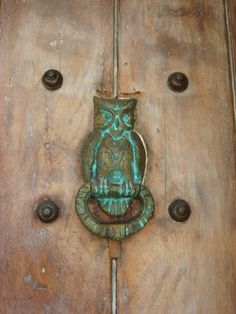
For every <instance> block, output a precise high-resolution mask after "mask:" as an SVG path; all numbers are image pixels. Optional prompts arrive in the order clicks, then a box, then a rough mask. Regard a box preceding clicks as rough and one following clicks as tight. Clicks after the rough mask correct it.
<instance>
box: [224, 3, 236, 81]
mask: <svg viewBox="0 0 236 314" xmlns="http://www.w3.org/2000/svg"><path fill="white" fill-rule="evenodd" d="M225 1H228V3H229V4H228V7H229V14H230V18H231V24H230V31H231V32H232V39H233V49H234V72H235V73H236V64H235V63H236V1H235V0H225ZM234 79H235V81H236V78H234ZM235 86H236V83H235Z"/></svg>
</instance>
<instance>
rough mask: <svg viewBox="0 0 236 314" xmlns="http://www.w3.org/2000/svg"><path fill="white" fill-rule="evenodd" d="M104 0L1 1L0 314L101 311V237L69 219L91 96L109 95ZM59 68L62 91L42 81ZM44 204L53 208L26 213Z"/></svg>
mask: <svg viewBox="0 0 236 314" xmlns="http://www.w3.org/2000/svg"><path fill="white" fill-rule="evenodd" d="M111 12H112V3H111V1H109V0H108V1H106V0H105V1H104V0H103V1H90V0H89V1H76V0H73V1H56V0H51V1H38V0H33V1H13V0H10V1H2V6H1V23H2V24H1V29H2V32H1V33H2V35H1V49H0V50H1V52H0V54H1V57H0V58H1V59H0V60H1V143H0V147H1V211H0V213H1V218H0V229H1V238H0V239H1V240H0V265H1V281H2V283H1V289H0V294H1V305H0V308H1V310H0V312H1V313H4V314H5V313H7V314H10V313H17V314H23V313H27V314H31V313H32V314H36V313H40V314H41V313H53V314H55V313H63V314H65V313H109V311H110V280H109V278H110V274H109V267H110V261H109V257H108V253H107V245H106V241H105V240H101V239H98V238H96V237H94V236H92V235H90V234H89V233H88V232H87V230H86V229H85V228H84V227H83V225H82V224H81V223H80V221H79V219H78V218H77V215H76V212H75V205H74V202H75V201H74V200H75V195H76V192H77V190H78V189H79V187H80V186H81V185H82V184H83V178H82V174H81V169H80V158H81V149H82V146H83V143H84V141H85V140H86V138H87V137H88V135H89V132H90V131H91V130H92V127H93V126H92V123H91V117H92V115H93V102H92V98H93V96H94V94H95V93H96V90H97V89H98V90H100V91H102V92H104V93H106V91H109V90H111V73H112V69H111V66H112V16H111ZM50 68H55V69H58V70H59V71H61V73H62V74H63V76H64V83H63V86H62V88H61V89H60V90H58V91H55V92H51V91H48V90H46V89H45V88H44V87H43V85H42V83H41V77H42V75H43V74H44V72H45V71H46V70H48V69H50ZM45 197H49V198H51V199H52V200H54V201H55V202H56V203H57V204H58V205H59V206H60V207H61V216H60V218H59V219H58V220H57V221H56V222H54V223H52V224H49V225H46V224H43V223H41V222H40V221H39V220H37V219H36V218H35V216H34V208H35V207H36V206H37V204H38V203H39V202H40V200H42V199H44V198H45Z"/></svg>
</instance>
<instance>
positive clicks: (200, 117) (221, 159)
mask: <svg viewBox="0 0 236 314" xmlns="http://www.w3.org/2000/svg"><path fill="white" fill-rule="evenodd" d="M120 16H121V26H120V71H121V73H120V89H121V94H122V95H124V94H129V93H137V95H138V94H139V95H140V96H141V97H140V98H139V103H138V106H137V126H136V129H137V130H138V131H139V132H140V133H141V134H142V135H143V137H144V139H145V141H146V143H147V146H148V157H149V159H148V169H147V175H146V185H147V186H148V188H149V189H150V190H151V191H152V193H153V195H154V198H155V203H156V213H155V217H154V219H153V221H152V222H151V223H150V224H149V225H148V226H147V227H146V228H145V229H144V230H143V231H141V232H140V233H139V234H137V235H136V236H134V237H132V238H130V239H127V240H125V241H124V242H123V244H122V251H121V252H122V258H121V260H120V264H119V275H118V276H119V277H118V280H119V309H120V313H126V314H134V313H135V314H138V313H140V314H141V313H142V314H143V313H148V314H156V313H159V314H167V313H168V314H187V313H191V314H193V313H197V314H202V313H204V314H205V313H207V314H221V313H227V314H229V313H236V301H235V300H236V299H235V294H236V290H235V284H236V278H235V271H236V251H235V240H236V239H235V156H234V140H235V138H234V124H233V104H232V97H231V90H230V87H231V85H230V81H229V68H228V53H227V45H226V42H227V41H226V29H225V23H224V7H223V2H222V1H220V0H216V1H215V0H214V1H213V0H209V1H204V0H200V1H187V0H176V1H170V0H144V1H138V0H132V1H126V0H121V14H120ZM175 71H180V72H184V73H185V74H186V75H187V76H188V78H189V88H188V90H187V91H186V92H184V93H182V94H177V93H174V92H172V91H171V90H169V89H168V87H167V78H168V76H169V75H170V74H171V73H172V72H175ZM176 198H182V199H185V200H186V201H187V202H189V204H190V206H191V208H192V215H191V217H190V219H189V220H188V222H186V223H183V224H181V223H174V222H173V221H171V220H170V218H169V217H168V213H167V208H168V206H169V204H170V203H171V202H172V201H173V200H174V199H176Z"/></svg>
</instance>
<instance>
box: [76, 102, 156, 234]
mask: <svg viewBox="0 0 236 314" xmlns="http://www.w3.org/2000/svg"><path fill="white" fill-rule="evenodd" d="M136 104H137V100H136V99H116V98H113V99H109V98H103V97H94V131H93V133H92V134H91V137H90V140H89V142H88V143H87V144H86V145H85V148H84V152H83V161H82V162H83V175H84V179H85V182H86V183H85V185H83V186H82V187H81V188H80V190H79V192H78V194H77V196H76V210H77V213H78V216H79V218H80V220H81V221H82V223H83V224H84V225H85V226H86V227H87V228H88V229H89V230H90V231H91V232H92V233H93V234H95V235H97V236H100V237H103V238H108V239H111V240H122V239H124V238H126V237H128V236H130V235H132V234H135V233H136V232H138V231H139V230H141V229H143V228H144V226H145V225H146V224H147V223H148V221H149V220H150V219H151V218H152V216H153V212H154V201H153V197H152V195H151V193H150V192H149V190H148V189H147V188H146V187H145V185H143V178H144V173H145V169H146V161H147V156H146V149H145V144H144V141H143V140H142V138H141V137H140V135H139V134H138V133H137V132H135V130H134V122H135V116H134V114H135V112H134V111H135V107H136Z"/></svg>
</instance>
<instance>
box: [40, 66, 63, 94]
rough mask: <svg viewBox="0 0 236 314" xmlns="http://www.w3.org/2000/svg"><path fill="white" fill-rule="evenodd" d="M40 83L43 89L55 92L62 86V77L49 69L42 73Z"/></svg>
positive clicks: (57, 72)
mask: <svg viewBox="0 0 236 314" xmlns="http://www.w3.org/2000/svg"><path fill="white" fill-rule="evenodd" d="M42 82H43V85H44V87H45V88H47V89H49V90H56V89H59V88H60V87H61V86H62V83H63V77H62V75H61V73H60V72H59V71H57V70H53V69H51V70H48V71H47V72H45V73H44V75H43V77H42Z"/></svg>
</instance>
